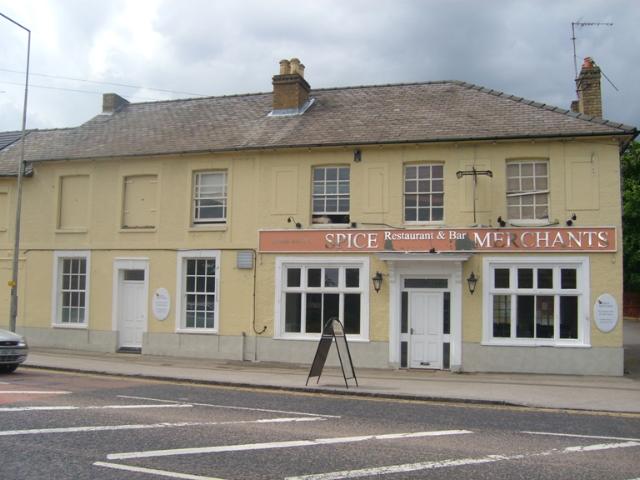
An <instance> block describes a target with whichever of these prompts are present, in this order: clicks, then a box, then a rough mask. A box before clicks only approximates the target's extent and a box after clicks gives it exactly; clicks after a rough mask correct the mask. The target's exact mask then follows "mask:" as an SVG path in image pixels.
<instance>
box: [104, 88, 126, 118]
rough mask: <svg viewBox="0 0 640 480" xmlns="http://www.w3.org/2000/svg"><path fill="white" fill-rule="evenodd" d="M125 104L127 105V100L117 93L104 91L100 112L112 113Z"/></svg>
mask: <svg viewBox="0 0 640 480" xmlns="http://www.w3.org/2000/svg"><path fill="white" fill-rule="evenodd" d="M126 105H129V101H128V100H126V99H124V98H122V97H121V96H120V95H118V94H117V93H105V94H104V95H102V113H106V114H112V113H115V112H117V111H118V110H120V109H121V108H122V107H125V106H126Z"/></svg>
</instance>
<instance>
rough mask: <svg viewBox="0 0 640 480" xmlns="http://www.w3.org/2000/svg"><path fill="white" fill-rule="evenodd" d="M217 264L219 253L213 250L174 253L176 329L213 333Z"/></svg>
mask: <svg viewBox="0 0 640 480" xmlns="http://www.w3.org/2000/svg"><path fill="white" fill-rule="evenodd" d="M219 264H220V262H219V252H218V251H214V250H204V251H203V250H198V251H186V252H180V253H179V254H178V274H177V278H178V286H177V289H176V290H177V292H178V293H177V298H176V305H177V307H176V312H177V314H178V329H179V330H194V331H207V332H215V331H217V328H218V327H217V326H218V321H217V319H218V290H219V288H218V285H219V276H220V275H219Z"/></svg>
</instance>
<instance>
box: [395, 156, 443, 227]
mask: <svg viewBox="0 0 640 480" xmlns="http://www.w3.org/2000/svg"><path fill="white" fill-rule="evenodd" d="M443 170H444V169H443V166H442V165H406V166H405V167H404V221H405V222H419V223H423V222H441V221H442V220H443V218H444V178H443V173H444V172H443Z"/></svg>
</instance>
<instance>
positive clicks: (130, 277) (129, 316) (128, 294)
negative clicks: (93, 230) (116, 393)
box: [114, 260, 148, 352]
mask: <svg viewBox="0 0 640 480" xmlns="http://www.w3.org/2000/svg"><path fill="white" fill-rule="evenodd" d="M147 277H148V266H147V262H146V261H143V260H116V262H115V265H114V283H115V285H114V313H115V319H114V323H115V325H114V326H115V329H116V332H117V338H118V340H117V348H118V350H124V351H133V352H136V351H137V352H140V351H141V350H142V342H143V336H144V333H145V332H146V329H147V297H148V278H147Z"/></svg>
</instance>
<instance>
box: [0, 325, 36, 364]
mask: <svg viewBox="0 0 640 480" xmlns="http://www.w3.org/2000/svg"><path fill="white" fill-rule="evenodd" d="M28 352H29V347H27V342H26V341H25V339H24V338H23V337H21V336H20V335H17V334H15V333H12V332H9V331H7V330H0V373H11V372H13V371H14V370H15V369H16V368H18V365H20V364H21V363H22V362H24V361H25V360H26V359H27V353H28Z"/></svg>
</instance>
